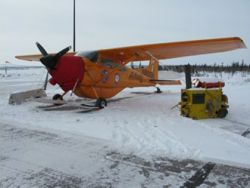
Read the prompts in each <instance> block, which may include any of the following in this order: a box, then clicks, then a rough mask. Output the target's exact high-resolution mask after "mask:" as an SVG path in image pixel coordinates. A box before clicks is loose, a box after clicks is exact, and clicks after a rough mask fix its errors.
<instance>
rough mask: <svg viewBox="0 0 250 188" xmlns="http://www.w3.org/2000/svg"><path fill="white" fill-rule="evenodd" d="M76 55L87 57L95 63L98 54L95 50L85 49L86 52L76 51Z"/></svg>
mask: <svg viewBox="0 0 250 188" xmlns="http://www.w3.org/2000/svg"><path fill="white" fill-rule="evenodd" d="M76 56H80V57H85V58H87V59H89V60H90V61H91V62H93V63H96V62H97V60H98V56H99V54H98V52H97V51H87V52H78V53H77V54H76Z"/></svg>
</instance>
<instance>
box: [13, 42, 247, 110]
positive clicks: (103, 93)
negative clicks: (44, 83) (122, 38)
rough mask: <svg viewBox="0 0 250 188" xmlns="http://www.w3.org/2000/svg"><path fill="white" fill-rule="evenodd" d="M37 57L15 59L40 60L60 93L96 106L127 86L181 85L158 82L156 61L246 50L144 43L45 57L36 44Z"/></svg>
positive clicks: (237, 45) (214, 45)
mask: <svg viewBox="0 0 250 188" xmlns="http://www.w3.org/2000/svg"><path fill="white" fill-rule="evenodd" d="M36 45H37V47H38V49H39V51H40V52H41V55H25V56H16V58H18V59H21V60H27V61H41V63H42V64H43V65H44V66H45V67H46V68H47V70H48V72H49V74H50V75H51V79H50V83H51V84H52V85H55V84H58V85H59V86H60V87H61V88H62V90H63V91H64V94H62V95H60V94H56V95H55V96H54V97H53V99H62V98H63V96H64V95H65V94H66V93H67V92H68V91H73V93H74V94H75V95H77V96H79V97H86V98H92V99H97V101H96V106H98V107H104V106H106V105H107V101H106V99H108V98H111V97H113V96H115V95H116V94H118V93H119V92H120V91H122V90H123V89H124V88H127V87H130V88H132V87H146V86H156V85H157V84H159V85H177V84H181V83H180V81H179V80H159V79H158V66H159V60H161V59H170V58H177V57H184V56H192V55H200V54H208V53H216V52H225V51H230V50H235V49H239V48H246V46H245V44H244V42H243V40H242V39H240V38H238V37H233V38H220V39H208V40H196V41H184V42H172V43H160V44H148V45H140V46H130V47H122V48H113V49H101V50H96V51H87V52H86V51H85V52H77V53H74V52H69V50H70V49H71V47H67V48H65V49H63V50H61V51H60V52H58V53H56V54H48V53H47V52H46V50H45V49H44V48H43V47H42V46H41V45H40V44H39V43H36ZM135 61H149V64H148V66H147V67H144V68H136V69H133V68H128V67H127V66H125V65H126V64H127V63H129V62H135Z"/></svg>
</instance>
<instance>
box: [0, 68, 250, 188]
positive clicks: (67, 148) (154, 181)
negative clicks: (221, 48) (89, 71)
mask: <svg viewBox="0 0 250 188" xmlns="http://www.w3.org/2000/svg"><path fill="white" fill-rule="evenodd" d="M8 74H9V76H4V71H3V72H2V73H1V75H0V97H1V98H0V117H1V118H0V120H1V122H0V127H1V128H0V130H1V134H0V135H1V137H0V140H1V146H0V150H1V153H0V187H1V186H3V187H4V186H6V187H7V186H8V185H10V186H12V187H16V186H18V185H23V187H27V186H28V187H29V186H34V185H38V186H41V185H45V187H46V182H47V181H48V182H50V185H47V186H51V185H52V184H53V183H55V185H56V183H58V182H59V184H60V185H57V186H62V185H69V186H73V187H78V186H79V185H81V186H83V185H86V187H88V186H89V187H91V186H92V185H93V187H95V186H96V187H98V186H104V187H141V186H142V185H144V186H146V187H162V186H164V185H165V186H167V185H171V186H173V187H176V186H177V187H178V186H181V185H183V183H184V182H185V181H186V180H187V179H188V178H190V176H192V174H193V173H194V171H195V170H197V168H199V167H201V166H202V163H205V162H209V161H210V162H215V163H220V164H224V165H230V166H237V167H239V168H246V171H244V172H245V174H244V173H243V175H242V174H241V177H242V176H243V177H245V179H244V180H245V181H244V184H243V185H248V186H250V179H249V178H250V172H249V170H247V169H249V168H250V140H249V138H247V137H243V136H241V134H242V133H243V132H244V131H246V130H247V129H248V128H250V118H249V117H250V101H249V87H250V75H247V74H244V75H242V73H236V74H234V75H233V76H232V75H230V74H224V73H223V74H217V75H213V74H209V76H210V77H211V76H216V77H219V78H222V79H223V80H224V81H226V86H225V88H224V92H225V94H226V95H227V96H228V98H229V104H230V108H229V114H228V116H227V117H226V118H225V119H208V120H192V119H188V118H184V117H181V116H180V115H179V114H180V113H179V110H178V108H173V109H172V107H173V106H175V105H176V104H177V103H178V102H179V100H180V89H181V88H184V85H182V86H168V87H161V89H162V90H163V93H162V94H153V93H154V91H155V88H151V87H149V88H133V89H125V90H124V91H122V92H121V93H120V94H119V95H117V96H116V97H114V99H112V100H110V102H109V103H108V107H107V108H105V109H103V110H100V111H96V112H91V113H79V109H78V110H69V111H44V110H42V109H40V108H38V107H39V106H41V105H46V104H42V103H39V102H35V101H30V102H27V103H24V104H22V105H19V106H12V105H8V98H9V95H10V93H13V92H18V91H25V90H27V89H34V88H38V87H41V86H42V85H43V83H42V82H43V80H44V79H45V70H44V69H27V70H10V71H9V72H8ZM160 78H162V79H181V80H183V82H184V74H180V73H174V72H160ZM57 92H61V91H60V89H59V88H58V87H51V86H49V88H48V91H47V94H48V98H51V97H52V96H53V94H55V93H57ZM65 99H66V100H71V101H72V100H76V97H75V96H73V97H71V96H69V95H68V96H66V98H65ZM80 102H82V103H84V102H91V101H89V100H81V101H80ZM122 156H123V157H122ZM124 156H125V157H124ZM131 158H132V159H133V160H128V159H131ZM163 159H167V160H163ZM169 160H172V165H173V166H175V165H176V164H175V163H174V162H173V161H175V162H176V161H185V160H190V161H193V160H195V161H200V162H190V163H189V162H187V163H185V164H184V163H183V165H184V166H185V167H188V166H189V165H191V166H192V168H190V169H189V171H183V172H178V173H177V172H174V173H173V174H169V175H168V176H166V174H165V175H163V174H164V173H163V172H162V171H160V170H159V169H158V170H156V169H154V168H153V167H152V165H147V164H151V163H150V162H154V164H155V163H156V162H157V161H158V162H159V161H160V163H161V164H163V163H164V164H166V163H169ZM131 161H132V162H131ZM135 161H136V162H135ZM164 161H165V162H164ZM163 166H164V165H163ZM138 169H139V170H138ZM170 171H171V170H170ZM232 171H233V170H232ZM225 172H226V171H225ZM240 173H242V172H238V174H240ZM246 174H248V175H246ZM83 177H84V178H83ZM228 177H230V178H231V179H233V178H232V176H228ZM38 178H40V179H39V180H38ZM41 178H42V179H41ZM46 178H47V179H46ZM220 178H221V179H223V178H222V177H221V176H220V175H219V173H217V174H216V173H215V174H214V176H213V177H212V178H211V177H210V179H209V181H210V183H211V182H213V183H215V185H218V184H220V186H221V187H223V186H225V187H227V186H228V185H229V184H227V183H228V182H224V183H222V182H220V180H221V179H220ZM53 180H54V181H53ZM73 182H75V183H73ZM94 182H95V184H93V183H94ZM53 185H54V184H53ZM209 185H211V184H209V183H207V185H203V186H205V187H206V186H209Z"/></svg>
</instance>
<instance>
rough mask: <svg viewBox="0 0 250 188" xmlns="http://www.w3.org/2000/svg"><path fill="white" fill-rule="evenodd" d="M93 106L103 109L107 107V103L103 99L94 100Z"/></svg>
mask: <svg viewBox="0 0 250 188" xmlns="http://www.w3.org/2000/svg"><path fill="white" fill-rule="evenodd" d="M95 106H96V107H99V108H104V107H105V106H107V101H106V99H104V98H99V99H97V100H96V102H95Z"/></svg>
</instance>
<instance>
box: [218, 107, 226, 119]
mask: <svg viewBox="0 0 250 188" xmlns="http://www.w3.org/2000/svg"><path fill="white" fill-rule="evenodd" d="M227 114H228V111H227V109H225V108H222V109H220V110H219V111H218V112H217V116H218V117H219V118H224V117H226V115H227Z"/></svg>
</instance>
